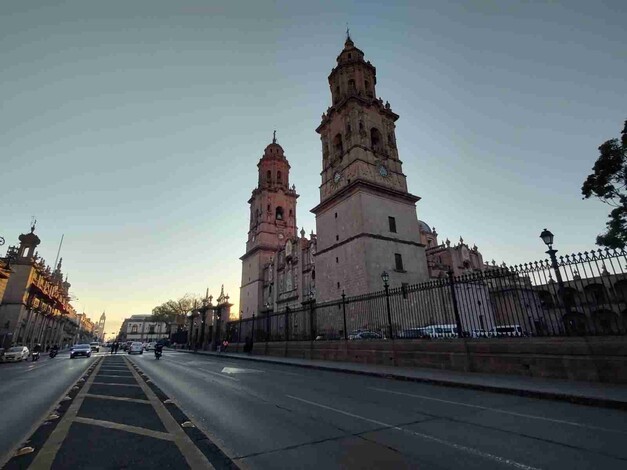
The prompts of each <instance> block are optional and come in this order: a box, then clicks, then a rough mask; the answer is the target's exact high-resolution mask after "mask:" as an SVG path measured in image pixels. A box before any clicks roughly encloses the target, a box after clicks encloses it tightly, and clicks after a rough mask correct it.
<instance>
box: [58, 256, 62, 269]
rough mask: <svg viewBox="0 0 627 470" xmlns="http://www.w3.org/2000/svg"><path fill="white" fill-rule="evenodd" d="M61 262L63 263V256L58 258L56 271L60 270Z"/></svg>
mask: <svg viewBox="0 0 627 470" xmlns="http://www.w3.org/2000/svg"><path fill="white" fill-rule="evenodd" d="M61 263H63V257H61V258H60V259H59V264H57V271H58V272H61Z"/></svg>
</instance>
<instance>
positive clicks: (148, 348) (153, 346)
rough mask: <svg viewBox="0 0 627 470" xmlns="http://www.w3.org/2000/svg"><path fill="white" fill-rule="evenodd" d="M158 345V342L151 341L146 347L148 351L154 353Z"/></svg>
mask: <svg viewBox="0 0 627 470" xmlns="http://www.w3.org/2000/svg"><path fill="white" fill-rule="evenodd" d="M156 345H157V343H156V341H151V342H150V343H148V344H147V345H146V351H154V350H155V346H156Z"/></svg>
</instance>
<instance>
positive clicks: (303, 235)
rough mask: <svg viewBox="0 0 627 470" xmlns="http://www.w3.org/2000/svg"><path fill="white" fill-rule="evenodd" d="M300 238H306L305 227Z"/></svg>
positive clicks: (301, 230)
mask: <svg viewBox="0 0 627 470" xmlns="http://www.w3.org/2000/svg"><path fill="white" fill-rule="evenodd" d="M300 238H305V227H303V228H301V229H300Z"/></svg>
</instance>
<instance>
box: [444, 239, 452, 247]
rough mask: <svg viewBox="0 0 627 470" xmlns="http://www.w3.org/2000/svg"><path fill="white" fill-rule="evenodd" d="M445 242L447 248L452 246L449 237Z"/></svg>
mask: <svg viewBox="0 0 627 470" xmlns="http://www.w3.org/2000/svg"><path fill="white" fill-rule="evenodd" d="M444 243H446V247H447V248H448V247H450V246H451V241H450V240H449V239H448V238H447V239H446V241H445V242H444Z"/></svg>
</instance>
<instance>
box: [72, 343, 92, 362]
mask: <svg viewBox="0 0 627 470" xmlns="http://www.w3.org/2000/svg"><path fill="white" fill-rule="evenodd" d="M78 356H85V357H91V345H89V344H75V345H74V346H72V348H71V349H70V359H74V358H75V357H78Z"/></svg>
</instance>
